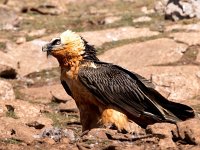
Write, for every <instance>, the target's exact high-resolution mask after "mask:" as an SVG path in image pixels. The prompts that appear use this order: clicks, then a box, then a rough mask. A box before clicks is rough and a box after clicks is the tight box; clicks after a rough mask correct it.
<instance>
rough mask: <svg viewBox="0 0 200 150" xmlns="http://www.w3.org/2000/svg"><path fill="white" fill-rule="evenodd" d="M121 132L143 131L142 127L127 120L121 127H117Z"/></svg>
mask: <svg viewBox="0 0 200 150" xmlns="http://www.w3.org/2000/svg"><path fill="white" fill-rule="evenodd" d="M118 131H119V132H121V133H129V134H133V135H136V136H137V135H141V134H143V133H144V131H143V129H142V128H141V127H140V126H139V125H138V124H136V123H135V122H133V121H131V120H130V121H128V122H127V123H126V125H125V126H124V127H123V128H122V129H118Z"/></svg>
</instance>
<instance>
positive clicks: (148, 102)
mask: <svg viewBox="0 0 200 150" xmlns="http://www.w3.org/2000/svg"><path fill="white" fill-rule="evenodd" d="M95 65H96V66H97V68H92V67H84V68H82V69H80V70H79V73H78V77H79V80H80V81H81V82H82V83H83V84H84V85H85V86H86V87H87V88H88V90H89V91H90V92H92V93H93V94H94V95H95V96H96V98H97V99H98V100H99V101H100V102H101V103H103V104H105V105H107V106H111V107H116V108H119V109H120V110H121V111H126V112H128V113H130V114H131V115H133V116H135V117H139V116H140V115H142V114H146V115H148V114H149V115H150V116H152V115H153V116H154V118H156V119H157V120H162V119H165V112H164V111H163V108H162V107H161V106H160V105H158V104H157V103H156V102H155V101H153V100H152V99H150V98H149V97H148V96H147V95H146V94H145V92H143V91H145V90H147V87H146V86H145V84H144V83H143V82H146V81H147V80H144V79H145V78H143V77H141V76H139V75H136V74H134V73H131V72H129V71H127V70H125V69H123V68H121V67H119V66H116V65H112V64H108V63H101V62H96V64H95ZM140 79H142V81H141V80H140ZM148 85H150V87H152V85H151V84H148ZM169 114H170V112H169ZM170 115H171V116H172V118H173V119H175V118H176V117H175V116H174V115H173V114H170ZM173 119H172V120H173Z"/></svg>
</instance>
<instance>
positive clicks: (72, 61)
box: [57, 56, 83, 69]
mask: <svg viewBox="0 0 200 150" xmlns="http://www.w3.org/2000/svg"><path fill="white" fill-rule="evenodd" d="M82 59H83V58H82V56H75V57H63V58H57V60H58V62H59V65H60V67H65V68H67V69H71V68H72V67H76V66H78V65H79V63H80V61H81V60H82Z"/></svg>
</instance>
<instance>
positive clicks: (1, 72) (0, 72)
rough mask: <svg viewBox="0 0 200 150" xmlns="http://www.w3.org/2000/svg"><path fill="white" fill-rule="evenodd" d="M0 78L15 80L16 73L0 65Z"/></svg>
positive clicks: (10, 68) (8, 67) (12, 69)
mask: <svg viewBox="0 0 200 150" xmlns="http://www.w3.org/2000/svg"><path fill="white" fill-rule="evenodd" d="M0 77H1V78H5V79H15V78H16V77H17V72H16V70H15V69H14V68H12V67H10V66H7V65H1V64H0Z"/></svg>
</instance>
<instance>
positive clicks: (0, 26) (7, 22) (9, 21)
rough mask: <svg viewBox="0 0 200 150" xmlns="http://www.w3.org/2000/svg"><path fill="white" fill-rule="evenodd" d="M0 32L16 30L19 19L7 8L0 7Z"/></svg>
mask: <svg viewBox="0 0 200 150" xmlns="http://www.w3.org/2000/svg"><path fill="white" fill-rule="evenodd" d="M0 18H1V22H0V30H16V29H17V27H18V26H19V23H20V21H21V18H20V17H19V16H18V15H17V13H16V12H14V11H13V10H11V9H10V8H9V7H5V6H4V7H3V6H2V5H0Z"/></svg>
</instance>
